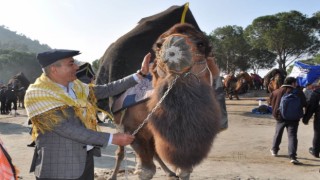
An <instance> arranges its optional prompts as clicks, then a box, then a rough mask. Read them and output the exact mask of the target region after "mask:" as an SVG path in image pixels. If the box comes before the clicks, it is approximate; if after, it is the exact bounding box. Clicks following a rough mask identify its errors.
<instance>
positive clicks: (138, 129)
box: [132, 75, 180, 135]
mask: <svg viewBox="0 0 320 180" xmlns="http://www.w3.org/2000/svg"><path fill="white" fill-rule="evenodd" d="M179 77H180V76H179V75H176V76H175V78H174V79H173V81H172V82H171V83H170V84H169V86H168V89H167V91H166V92H165V93H164V94H163V96H162V97H161V99H160V100H159V101H158V103H157V104H156V106H155V107H154V108H153V109H152V111H151V112H150V113H149V114H148V116H147V117H146V118H145V119H144V120H143V122H142V123H141V124H140V125H139V127H138V128H137V129H136V130H134V131H133V133H132V135H136V134H137V133H138V132H139V131H140V129H141V128H142V127H143V126H144V125H145V124H146V123H147V121H148V120H149V118H150V117H151V115H152V114H153V113H154V112H155V111H156V110H157V109H158V108H159V107H160V104H161V103H162V101H163V100H164V99H165V98H166V96H167V95H168V94H169V91H170V90H171V89H172V86H173V85H174V84H175V83H176V82H177V79H178V78H179Z"/></svg>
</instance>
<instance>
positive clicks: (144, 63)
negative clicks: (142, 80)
mask: <svg viewBox="0 0 320 180" xmlns="http://www.w3.org/2000/svg"><path fill="white" fill-rule="evenodd" d="M150 59H151V53H148V54H146V55H145V56H144V58H143V61H142V64H141V69H140V70H141V72H142V74H144V75H147V74H148V73H149V63H150Z"/></svg>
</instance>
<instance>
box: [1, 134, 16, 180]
mask: <svg viewBox="0 0 320 180" xmlns="http://www.w3.org/2000/svg"><path fill="white" fill-rule="evenodd" d="M18 173H19V172H18V170H17V169H16V167H15V166H14V165H13V164H12V159H11V157H10V155H9V153H8V151H7V149H6V148H5V146H4V144H3V142H2V140H1V139H0V179H3V180H18Z"/></svg>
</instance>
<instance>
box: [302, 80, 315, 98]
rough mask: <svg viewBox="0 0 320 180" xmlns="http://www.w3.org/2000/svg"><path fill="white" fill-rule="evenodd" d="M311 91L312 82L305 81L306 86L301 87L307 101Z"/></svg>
mask: <svg viewBox="0 0 320 180" xmlns="http://www.w3.org/2000/svg"><path fill="white" fill-rule="evenodd" d="M312 91H313V84H312V83H307V85H306V87H305V88H303V93H304V95H305V96H306V100H307V102H309V101H310V97H311V93H312Z"/></svg>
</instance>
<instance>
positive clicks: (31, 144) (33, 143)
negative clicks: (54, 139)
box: [27, 141, 36, 147]
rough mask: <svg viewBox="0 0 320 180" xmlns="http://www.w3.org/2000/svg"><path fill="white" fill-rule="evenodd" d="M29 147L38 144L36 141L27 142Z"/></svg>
mask: <svg viewBox="0 0 320 180" xmlns="http://www.w3.org/2000/svg"><path fill="white" fill-rule="evenodd" d="M27 146H28V147H35V146H36V142H34V141H32V142H31V143H30V144H27Z"/></svg>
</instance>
